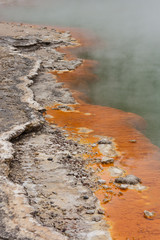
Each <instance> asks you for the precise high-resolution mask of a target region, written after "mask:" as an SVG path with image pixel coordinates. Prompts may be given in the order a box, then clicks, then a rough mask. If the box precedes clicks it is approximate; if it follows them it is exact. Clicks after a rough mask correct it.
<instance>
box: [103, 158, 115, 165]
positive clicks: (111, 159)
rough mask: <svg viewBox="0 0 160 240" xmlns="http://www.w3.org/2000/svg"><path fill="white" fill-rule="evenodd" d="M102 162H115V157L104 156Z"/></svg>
mask: <svg viewBox="0 0 160 240" xmlns="http://www.w3.org/2000/svg"><path fill="white" fill-rule="evenodd" d="M101 163H102V164H111V163H114V159H113V158H107V157H103V158H102V160H101Z"/></svg>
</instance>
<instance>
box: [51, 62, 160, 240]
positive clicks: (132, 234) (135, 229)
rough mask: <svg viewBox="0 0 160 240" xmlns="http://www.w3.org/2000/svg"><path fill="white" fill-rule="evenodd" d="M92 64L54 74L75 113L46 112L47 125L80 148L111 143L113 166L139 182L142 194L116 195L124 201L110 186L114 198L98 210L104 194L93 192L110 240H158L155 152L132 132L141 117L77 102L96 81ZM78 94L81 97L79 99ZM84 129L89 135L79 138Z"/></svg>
mask: <svg viewBox="0 0 160 240" xmlns="http://www.w3.org/2000/svg"><path fill="white" fill-rule="evenodd" d="M95 64H96V63H95V62H94V61H88V60H86V61H84V63H83V64H82V65H81V66H80V67H78V68H77V69H76V70H75V71H71V72H68V73H63V74H58V73H56V75H57V79H58V81H62V82H65V86H66V87H69V88H70V89H71V90H72V93H73V95H74V97H75V99H76V100H77V101H78V103H79V104H77V105H74V108H75V111H71V112H69V111H66V112H63V111H57V110H52V108H48V110H47V114H50V115H52V116H53V119H49V121H50V122H51V123H55V124H57V125H58V126H61V127H65V129H67V130H68V131H69V133H70V135H71V136H72V137H74V138H80V139H81V141H82V142H84V143H94V142H96V141H97V139H98V138H96V137H95V136H96V135H102V136H108V137H112V138H114V139H115V142H116V150H117V151H118V152H119V155H118V156H117V157H116V161H115V165H116V166H118V167H120V168H122V169H124V170H125V171H126V173H127V174H134V175H136V176H138V177H139V178H141V179H142V184H143V185H144V186H147V189H146V190H144V191H142V192H138V191H137V190H126V191H123V190H121V192H123V195H121V196H119V195H118V193H119V191H120V190H118V189H115V186H114V185H113V184H112V183H110V186H111V187H112V190H113V192H114V193H115V194H112V200H111V201H110V202H109V203H106V204H103V201H102V200H103V199H104V194H105V193H106V191H105V190H102V189H100V190H98V191H96V193H95V194H96V195H97V197H98V198H99V199H100V200H101V204H102V206H103V207H104V208H105V211H106V215H105V216H106V219H107V220H109V221H110V223H111V226H112V227H111V234H112V237H113V239H116V240H126V239H130V240H133V239H134V240H139V239H140V240H142V239H143V240H145V239H147V240H159V239H160V209H159V206H160V181H159V178H160V151H159V148H158V147H156V146H154V145H153V144H152V143H151V142H150V141H149V139H147V138H146V137H145V136H144V135H143V134H142V133H141V132H140V131H138V130H137V129H140V128H141V127H142V126H144V121H143V119H142V118H141V117H139V116H137V115H135V114H132V113H126V112H123V111H121V110H117V109H113V108H109V107H102V106H95V105H91V104H88V103H86V102H84V101H83V100H82V97H83V99H84V94H85V93H86V92H83V91H84V89H87V84H89V82H90V81H92V80H93V79H95V80H96V76H94V75H93V73H92V70H93V68H94V66H95ZM54 74H55V73H54ZM77 89H78V90H80V91H82V92H83V94H82V93H80V92H79V91H78V90H77ZM86 91H87V90H86ZM47 120H48V119H47ZM83 128H87V129H90V130H92V131H88V132H87V131H86V133H83ZM80 129H82V131H80ZM84 132H85V131H84ZM132 139H134V140H136V142H130V141H129V140H132ZM94 151H97V149H96V148H95V149H94V148H93V152H94ZM98 154H99V153H98ZM94 167H95V166H94ZM96 167H98V166H96ZM103 167H104V166H103ZM107 169H108V167H104V170H103V171H101V172H100V173H98V175H99V176H101V178H102V179H106V180H107V182H109V180H110V179H112V177H110V175H109V173H108V170H107ZM113 179H114V178H113ZM144 210H149V211H155V212H156V215H155V217H154V219H152V220H148V219H146V218H144V215H143V212H144Z"/></svg>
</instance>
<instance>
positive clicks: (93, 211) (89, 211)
mask: <svg viewBox="0 0 160 240" xmlns="http://www.w3.org/2000/svg"><path fill="white" fill-rule="evenodd" d="M94 213H95V210H94V209H91V210H87V211H86V214H94Z"/></svg>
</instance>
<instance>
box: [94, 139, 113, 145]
mask: <svg viewBox="0 0 160 240" xmlns="http://www.w3.org/2000/svg"><path fill="white" fill-rule="evenodd" d="M97 143H98V144H111V143H112V142H111V141H109V140H107V139H105V138H104V139H101V140H99V141H98V142H97Z"/></svg>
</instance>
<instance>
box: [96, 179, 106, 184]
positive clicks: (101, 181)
mask: <svg viewBox="0 0 160 240" xmlns="http://www.w3.org/2000/svg"><path fill="white" fill-rule="evenodd" d="M98 183H99V184H106V180H103V179H99V180H98Z"/></svg>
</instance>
